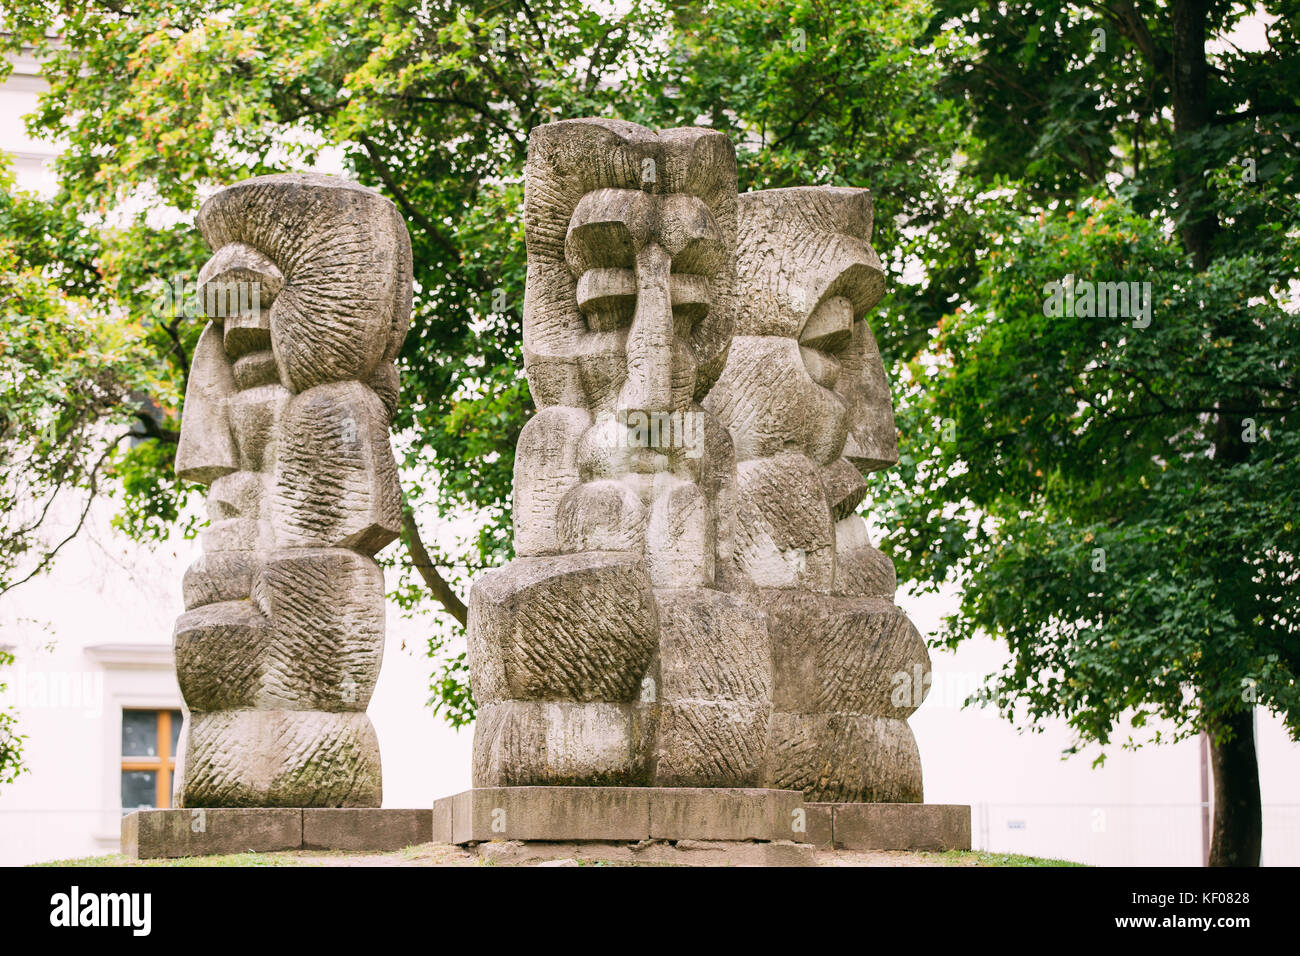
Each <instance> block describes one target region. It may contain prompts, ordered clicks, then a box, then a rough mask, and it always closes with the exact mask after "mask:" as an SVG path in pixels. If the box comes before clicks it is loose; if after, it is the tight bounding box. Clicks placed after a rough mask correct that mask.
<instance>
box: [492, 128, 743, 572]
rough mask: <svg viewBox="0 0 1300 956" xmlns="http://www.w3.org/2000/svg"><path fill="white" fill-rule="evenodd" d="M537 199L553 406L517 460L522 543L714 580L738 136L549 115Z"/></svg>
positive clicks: (533, 283)
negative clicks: (712, 408) (644, 560)
mask: <svg viewBox="0 0 1300 956" xmlns="http://www.w3.org/2000/svg"><path fill="white" fill-rule="evenodd" d="M525 206H526V212H525V224H526V232H527V238H528V283H527V292H526V297H525V302H524V361H525V367H526V369H527V373H528V381H529V386H530V388H531V391H532V394H533V399H534V401H535V402H536V403H537V406H538V409H539V415H538V416H537V417H536V418H535V419H534V420H533V421H534V422H536V424H533V423H531V422H530V428H531V429H532V433H535V434H532V433H530V434H529V435H526V436H525V437H524V438H522V439H521V442H520V454H519V455H518V456H517V462H518V464H517V467H516V484H515V488H516V550H517V551H518V552H519V553H520V554H521V555H527V554H537V553H547V552H555V551H559V552H575V551H587V550H609V551H639V552H642V553H645V554H646V555H647V556H648V558H649V561H650V565H651V570H652V575H653V576H654V578H655V579H656V581H658V582H660V583H663V584H669V583H672V582H673V581H674V580H675V578H676V576H677V575H679V574H681V575H685V578H683V579H682V582H683V583H686V582H687V581H689V582H690V583H696V584H702V583H707V582H711V581H712V580H713V575H714V551H715V545H716V535H715V533H714V527H715V525H716V519H715V517H714V512H715V511H716V508H717V498H718V495H719V493H720V491H721V486H722V485H723V484H727V483H728V482H727V478H726V475H727V474H729V473H730V451H729V441H728V439H727V437H726V433H725V430H723V429H722V428H721V427H719V426H718V425H717V423H716V422H714V421H713V420H712V419H711V418H710V416H708V415H707V414H706V413H705V412H704V411H703V409H702V408H701V407H700V405H699V400H700V399H701V398H702V397H703V396H704V394H705V393H706V392H707V391H708V389H709V387H710V386H711V385H712V384H713V382H714V380H715V379H716V378H717V375H718V373H719V372H720V371H721V368H722V365H723V363H724V362H725V360H726V349H727V344H728V342H729V340H730V335H731V322H732V315H731V309H730V308H729V306H728V305H727V303H726V301H725V300H726V297H727V296H728V295H729V293H730V290H731V286H732V276H733V274H734V248H735V228H736V165H735V154H734V151H733V149H732V146H731V143H730V142H729V140H728V139H727V138H726V137H725V136H723V135H721V134H719V133H717V132H714V131H712V130H705V129H694V128H692V129H677V130H666V131H663V132H654V131H652V130H648V129H645V128H643V127H640V126H636V125H635V124H632V123H623V122H619V121H616V120H597V119H587V120H571V121H565V122H561V123H553V124H550V125H548V126H542V127H539V128H537V129H535V130H534V131H533V133H532V136H531V138H530V141H529V161H528V173H527V191H526V197H525ZM542 434H545V435H546V436H547V437H546V440H545V444H546V446H547V447H543V442H542V441H541V440H540V436H541V435H542ZM720 459H726V467H725V468H721V469H720V468H719V466H718V462H719V460H720ZM683 516H686V517H684V518H683ZM670 566H672V567H670Z"/></svg>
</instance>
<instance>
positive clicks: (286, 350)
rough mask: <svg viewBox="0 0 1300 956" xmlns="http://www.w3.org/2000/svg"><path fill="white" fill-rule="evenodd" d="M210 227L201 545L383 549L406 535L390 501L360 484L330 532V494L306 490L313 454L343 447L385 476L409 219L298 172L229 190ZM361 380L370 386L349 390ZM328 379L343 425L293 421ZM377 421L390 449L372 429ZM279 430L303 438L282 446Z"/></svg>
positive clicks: (186, 465)
mask: <svg viewBox="0 0 1300 956" xmlns="http://www.w3.org/2000/svg"><path fill="white" fill-rule="evenodd" d="M199 228H200V229H201V230H202V231H203V233H204V237H205V238H206V239H207V240H208V242H209V244H210V245H211V246H212V247H213V249H214V250H215V252H214V254H213V256H212V258H211V259H209V260H208V262H207V263H206V264H205V265H204V267H203V269H202V270H201V271H200V273H199V295H200V299H201V301H202V302H203V303H204V307H205V311H206V312H207V314H208V315H209V318H210V322H209V324H208V326H207V328H205V329H204V331H203V334H202V335H201V336H200V339H199V344H198V347H197V348H196V350H195V353H194V358H193V363H192V367H191V370H190V378H189V384H188V388H187V391H186V397H185V415H184V419H183V421H182V424H181V439H180V445H179V447H178V449H177V455H176V471H177V474H178V475H179V476H180V477H181V478H183V479H185V480H189V481H198V482H201V483H204V484H207V485H209V492H208V510H209V516H210V519H211V525H210V527H209V528H208V530H207V531H206V532H204V550H205V551H206V552H208V553H215V552H227V551H251V550H257V549H266V548H272V547H294V546H302V545H306V544H329V545H336V544H346V543H347V542H365V543H366V544H367V545H370V546H371V547H370V550H371V551H372V552H373V551H374V550H377V549H378V548H379V547H382V546H383V545H384V544H387V543H388V542H389V541H391V540H392V539H393V537H395V535H396V532H397V527H396V525H395V523H394V521H395V518H394V516H393V514H391V513H387V512H391V511H392V508H391V507H388V504H386V503H384V502H382V501H381V500H380V499H381V498H382V497H383V496H381V495H378V494H366V493H365V489H364V488H362V487H360V484H361V483H358V486H357V487H354V488H351V489H341V491H343V492H344V493H343V494H340V495H337V496H335V497H337V498H338V499H339V500H338V501H337V502H334V503H332V504H330V505H328V507H327V510H329V511H330V512H331V514H332V516H333V519H334V520H333V526H332V527H324V526H320V519H319V518H317V517H312V516H310V514H309V512H311V511H312V510H313V509H315V510H319V508H318V506H319V505H320V504H321V501H320V498H319V495H320V493H321V492H319V491H315V492H314V491H313V490H312V489H311V488H309V487H308V486H309V485H310V484H311V481H312V479H311V475H310V474H309V472H311V471H314V470H315V469H316V466H317V464H318V462H314V461H311V460H310V458H309V457H308V456H310V455H311V454H313V453H319V452H323V451H324V450H325V449H326V447H329V448H335V449H336V451H338V452H339V453H340V454H341V455H342V457H343V458H345V459H353V458H355V459H356V463H357V464H359V465H361V466H362V468H363V470H373V469H375V468H378V469H380V471H383V472H385V474H384V475H382V476H376V477H382V478H383V479H385V480H386V479H387V477H388V476H387V474H386V472H387V470H388V466H387V464H386V460H388V459H391V452H390V451H389V450H388V439H387V422H388V419H389V418H391V416H392V413H393V411H394V409H395V408H396V402H397V371H396V368H395V367H394V365H393V359H394V358H396V356H397V352H398V350H399V349H400V348H401V343H402V340H403V338H404V337H405V334H406V325H407V322H408V320H409V316H410V302H411V298H410V296H411V292H410V268H411V267H410V261H411V260H410V246H409V240H408V239H406V230H405V226H404V225H403V224H402V222H401V220H400V218H399V217H398V216H397V213H396V210H395V209H393V208H392V206H391V204H390V203H388V202H387V200H384V199H382V198H381V197H379V196H378V195H376V194H374V193H372V192H371V191H370V190H366V189H363V188H361V187H360V186H357V185H355V184H353V183H348V182H346V181H344V180H339V179H335V178H333V177H327V176H315V175H291V176H276V177H265V178H263V179H254V180H249V181H247V182H243V183H240V184H238V185H236V186H233V187H230V188H229V189H226V190H223V191H222V192H221V193H219V194H218V195H217V196H214V197H213V199H212V200H210V201H209V202H208V203H207V204H205V205H204V207H203V210H202V211H201V212H200V214H199ZM351 382H355V383H357V384H358V385H362V386H364V391H357V392H356V394H355V395H345V394H344V392H351V391H355V389H353V388H352V387H351V386H349V385H348V384H345V383H351ZM319 386H329V387H330V389H331V392H330V394H331V396H332V400H331V401H329V402H328V403H327V404H329V405H331V406H332V407H333V408H334V413H333V414H332V415H330V416H328V418H329V419H330V420H332V425H331V427H330V429H327V431H325V432H320V431H319V430H317V431H316V432H312V431H307V432H304V431H302V430H301V429H296V428H295V427H294V426H293V425H292V423H291V422H290V421H289V420H288V419H286V415H288V416H289V417H290V418H296V417H299V416H300V413H295V412H293V411H292V410H291V409H290V408H289V405H290V399H291V398H293V397H294V396H297V395H299V394H301V393H305V392H307V391H310V390H311V389H313V388H315V387H319ZM315 397H316V399H317V403H318V404H319V401H320V400H321V399H323V398H324V395H318V396H315ZM297 404H298V405H300V406H302V405H303V404H304V403H301V402H300V403H297ZM352 406H358V407H352ZM369 420H373V423H372V422H370V421H369ZM368 426H369V427H368ZM375 426H378V427H379V430H380V431H381V432H382V448H380V447H378V446H376V445H375V443H374V440H373V436H371V435H369V434H368V433H370V432H374V431H375ZM282 435H290V436H292V438H293V441H291V442H289V443H288V445H287V446H286V447H284V448H283V449H282V448H281V444H282V442H281V436H282ZM317 446H319V447H317ZM313 449H314V451H313ZM391 490H393V489H385V491H386V492H387V491H391ZM326 497H327V498H328V497H329V496H328V495H326ZM381 512H386V513H384V514H382V515H381ZM312 525H316V527H315V530H314V531H313V530H311V527H310V526H312Z"/></svg>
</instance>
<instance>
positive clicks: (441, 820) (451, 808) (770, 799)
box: [433, 787, 803, 844]
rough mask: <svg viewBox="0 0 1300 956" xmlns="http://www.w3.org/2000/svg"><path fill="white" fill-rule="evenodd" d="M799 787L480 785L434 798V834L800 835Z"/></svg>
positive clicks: (607, 837)
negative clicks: (792, 788) (777, 788)
mask: <svg viewBox="0 0 1300 956" xmlns="http://www.w3.org/2000/svg"><path fill="white" fill-rule="evenodd" d="M802 807H803V795H802V794H801V793H800V792H799V791H797V790H761V789H722V788H720V789H705V788H687V787H482V788H476V789H474V790H465V791H462V792H461V793H458V794H455V795H454V796H450V797H444V798H442V799H441V800H436V801H434V805H433V820H434V824H433V831H434V832H433V838H434V840H437V841H439V842H443V843H460V844H466V843H486V842H489V841H498V842H500V841H546V842H557V841H561V842H565V841H593V840H595V841H608V842H615V843H639V842H642V841H646V840H667V841H680V840H696V841H699V840H704V841H718V840H722V841H749V840H757V841H764V842H771V841H777V840H794V839H799V838H800V837H801V835H802V832H803V831H802V829H800V827H801V826H802V813H801V808H802Z"/></svg>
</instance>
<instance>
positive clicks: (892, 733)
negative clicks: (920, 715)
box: [763, 711, 922, 803]
mask: <svg viewBox="0 0 1300 956" xmlns="http://www.w3.org/2000/svg"><path fill="white" fill-rule="evenodd" d="M770 734H771V736H770V744H769V749H768V753H767V773H766V776H765V779H764V781H763V782H764V785H765V786H769V787H776V788H778V789H790V790H801V791H803V793H804V796H805V797H807V798H808V799H809V800H812V801H816V802H850V801H852V802H885V803H920V801H921V795H922V785H921V755H920V752H919V751H918V750H917V748H916V739H915V738H914V737H913V736H912V729H911V728H910V727H908V726H907V721H905V720H899V719H897V718H892V717H871V716H864V715H861V714H799V713H794V714H792V713H783V712H780V711H777V712H775V713H773V714H772V724H771V730H770Z"/></svg>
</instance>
